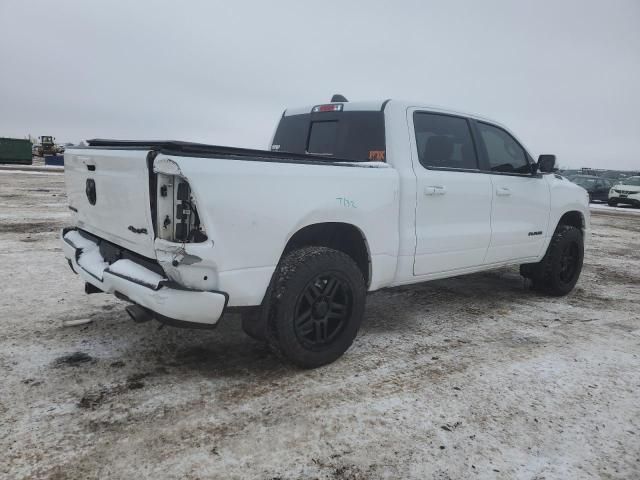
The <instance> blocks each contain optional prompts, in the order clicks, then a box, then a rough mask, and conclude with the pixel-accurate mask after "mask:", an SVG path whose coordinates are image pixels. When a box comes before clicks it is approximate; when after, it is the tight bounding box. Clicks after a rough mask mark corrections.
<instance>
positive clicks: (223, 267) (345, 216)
mask: <svg viewBox="0 0 640 480" xmlns="http://www.w3.org/2000/svg"><path fill="white" fill-rule="evenodd" d="M162 158H163V156H162V155H160V156H158V158H157V159H156V162H158V161H159V160H161V159H162ZM164 158H170V159H171V160H173V161H175V162H176V163H177V164H178V165H179V166H180V169H181V171H182V174H183V176H184V177H185V178H187V180H188V181H189V184H190V185H191V188H192V191H193V194H194V196H195V199H196V202H197V205H198V211H199V214H200V216H201V219H202V222H203V224H204V226H205V229H206V231H207V235H208V236H209V238H210V239H211V240H213V246H212V247H211V248H209V249H208V251H207V252H203V251H202V249H200V254H201V255H206V256H207V260H208V261H209V262H211V263H212V265H214V266H215V269H216V270H217V272H218V285H217V288H218V289H219V290H222V291H226V292H227V293H229V295H230V305H232V306H234V305H236V306H238V305H255V304H258V303H260V301H261V300H262V296H263V295H264V292H265V291H266V288H267V285H268V283H269V281H270V279H271V275H272V273H273V271H274V269H275V267H276V265H277V263H278V261H279V259H280V256H281V255H282V252H283V250H284V248H285V246H286V244H287V242H288V241H289V239H290V238H291V237H292V236H293V235H294V234H295V233H296V232H297V231H299V230H300V229H301V228H303V227H306V226H308V225H312V224H316V223H323V222H344V223H348V224H351V225H354V226H355V227H357V228H358V229H359V230H360V231H361V232H362V234H363V236H364V237H365V239H366V242H367V246H368V249H369V254H370V258H371V262H372V265H371V272H372V281H371V286H370V289H376V288H379V287H380V286H384V285H386V284H389V283H390V282H391V281H392V280H393V277H394V275H395V267H396V255H397V252H398V206H399V202H398V174H397V172H396V171H395V170H394V169H393V168H392V167H390V166H386V167H383V168H368V167H363V166H346V165H345V166H333V165H316V164H307V163H305V164H298V163H278V162H262V161H246V160H231V159H215V158H196V157H176V156H171V157H164Z"/></svg>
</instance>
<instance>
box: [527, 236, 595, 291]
mask: <svg viewBox="0 0 640 480" xmlns="http://www.w3.org/2000/svg"><path fill="white" fill-rule="evenodd" d="M583 260H584V239H583V236H582V231H581V230H580V229H579V228H576V227H572V226H569V225H559V226H558V228H556V231H555V233H554V234H553V238H552V239H551V243H550V244H549V248H548V249H547V253H546V254H545V256H544V258H543V259H542V260H541V261H540V262H538V263H534V264H527V265H521V267H520V272H521V273H522V275H523V276H525V277H527V278H530V279H531V281H532V283H533V288H535V289H536V290H538V291H541V292H544V293H547V294H549V295H553V296H562V295H566V294H567V293H569V292H570V291H571V290H573V287H575V285H576V283H577V282H578V278H580V272H582V263H583Z"/></svg>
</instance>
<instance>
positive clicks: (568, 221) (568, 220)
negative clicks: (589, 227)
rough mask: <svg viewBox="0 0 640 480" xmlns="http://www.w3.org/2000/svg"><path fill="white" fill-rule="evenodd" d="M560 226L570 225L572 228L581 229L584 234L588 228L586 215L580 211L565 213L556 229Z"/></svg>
mask: <svg viewBox="0 0 640 480" xmlns="http://www.w3.org/2000/svg"><path fill="white" fill-rule="evenodd" d="M560 225H569V226H572V227H576V228H578V229H580V231H581V232H582V233H584V230H585V228H586V223H585V218H584V215H583V213H582V212H581V211H579V210H570V211H568V212H565V213H564V214H563V215H562V216H561V217H560V219H559V220H558V224H557V226H556V228H557V227H559V226H560Z"/></svg>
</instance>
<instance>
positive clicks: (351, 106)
mask: <svg viewBox="0 0 640 480" xmlns="http://www.w3.org/2000/svg"><path fill="white" fill-rule="evenodd" d="M331 104H342V105H343V107H342V109H343V111H345V112H348V111H359V112H363V111H376V110H384V109H385V108H387V107H388V106H393V107H394V108H399V109H407V108H421V109H425V110H429V111H431V112H438V113H445V114H449V115H459V116H462V117H469V118H474V119H476V120H481V121H485V122H490V123H493V124H495V125H498V126H500V127H504V125H501V124H500V122H497V121H496V120H493V119H491V118H487V117H484V116H482V115H477V114H475V113H469V112H462V111H460V110H453V109H450V108H446V107H442V106H440V105H430V104H428V103H424V102H417V101H408V100H395V99H391V98H388V99H386V100H368V101H357V102H324V103H322V102H320V103H316V104H314V105H305V106H302V107H293V108H287V109H286V110H285V111H284V113H283V116H290V115H300V114H305V113H310V112H311V109H312V108H313V107H315V106H317V105H331Z"/></svg>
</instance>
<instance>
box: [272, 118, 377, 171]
mask: <svg viewBox="0 0 640 480" xmlns="http://www.w3.org/2000/svg"><path fill="white" fill-rule="evenodd" d="M271 150H272V151H275V152H288V153H298V154H310V155H321V156H326V157H327V160H328V161H329V160H331V159H340V160H351V161H355V162H362V161H365V162H366V161H385V160H386V143H385V128H384V113H383V112H382V111H374V110H372V111H330V112H309V113H305V114H297V115H285V116H284V117H282V119H281V120H280V124H279V125H278V128H277V130H276V133H275V135H274V137H273V143H272V145H271Z"/></svg>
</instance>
